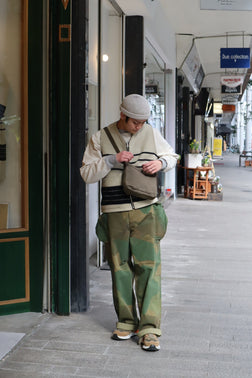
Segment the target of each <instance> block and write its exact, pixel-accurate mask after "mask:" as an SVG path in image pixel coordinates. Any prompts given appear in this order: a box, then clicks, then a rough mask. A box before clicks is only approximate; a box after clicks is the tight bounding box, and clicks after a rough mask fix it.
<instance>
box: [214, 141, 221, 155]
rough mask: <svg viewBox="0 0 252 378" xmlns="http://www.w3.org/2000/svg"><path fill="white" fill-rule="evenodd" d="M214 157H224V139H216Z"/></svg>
mask: <svg viewBox="0 0 252 378" xmlns="http://www.w3.org/2000/svg"><path fill="white" fill-rule="evenodd" d="M213 156H222V138H214V143H213Z"/></svg>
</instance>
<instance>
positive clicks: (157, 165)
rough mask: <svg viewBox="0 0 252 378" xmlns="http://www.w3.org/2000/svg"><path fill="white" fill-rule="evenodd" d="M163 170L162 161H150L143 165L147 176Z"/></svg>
mask: <svg viewBox="0 0 252 378" xmlns="http://www.w3.org/2000/svg"><path fill="white" fill-rule="evenodd" d="M161 168H162V162H161V161H160V160H153V161H148V163H145V164H143V165H142V169H143V172H144V173H145V174H146V175H154V174H155V173H157V172H158V171H160V169H161Z"/></svg>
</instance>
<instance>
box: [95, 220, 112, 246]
mask: <svg viewBox="0 0 252 378" xmlns="http://www.w3.org/2000/svg"><path fill="white" fill-rule="evenodd" d="M95 232H96V235H97V237H98V239H99V240H100V241H102V242H103V243H107V242H108V241H109V232H108V214H106V213H103V214H101V215H100V216H99V218H98V221H97V223H96V227H95Z"/></svg>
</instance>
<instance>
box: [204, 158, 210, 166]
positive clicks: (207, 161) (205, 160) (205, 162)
mask: <svg viewBox="0 0 252 378" xmlns="http://www.w3.org/2000/svg"><path fill="white" fill-rule="evenodd" d="M209 163H210V157H209V156H205V157H203V159H202V166H203V167H209Z"/></svg>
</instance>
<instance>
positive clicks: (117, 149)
mask: <svg viewBox="0 0 252 378" xmlns="http://www.w3.org/2000/svg"><path fill="white" fill-rule="evenodd" d="M104 131H105V133H106V134H107V136H108V138H109V140H110V142H111V144H112V146H113V147H114V149H115V151H116V152H120V150H119V148H118V147H117V144H116V142H115V141H114V138H113V137H112V135H111V132H110V131H109V129H108V127H104Z"/></svg>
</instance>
